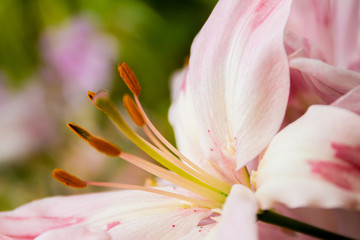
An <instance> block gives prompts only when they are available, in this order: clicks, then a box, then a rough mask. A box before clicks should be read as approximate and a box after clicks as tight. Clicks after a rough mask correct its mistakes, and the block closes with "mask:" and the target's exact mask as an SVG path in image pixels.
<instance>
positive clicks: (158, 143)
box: [53, 63, 231, 208]
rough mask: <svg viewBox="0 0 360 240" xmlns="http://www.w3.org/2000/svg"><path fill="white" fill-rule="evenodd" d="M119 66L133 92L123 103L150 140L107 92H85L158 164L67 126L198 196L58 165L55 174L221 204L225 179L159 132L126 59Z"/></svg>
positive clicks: (78, 183) (72, 182) (74, 183)
mask: <svg viewBox="0 0 360 240" xmlns="http://www.w3.org/2000/svg"><path fill="white" fill-rule="evenodd" d="M118 69H119V72H120V75H121V77H122V78H123V80H124V82H125V83H126V84H127V86H128V88H129V89H130V91H131V92H132V93H133V97H134V99H135V101H134V100H133V98H131V97H130V96H129V95H125V96H124V98H123V101H124V106H125V108H126V110H127V111H128V113H129V115H130V116H131V118H132V119H133V121H134V123H135V124H136V125H137V126H139V127H141V128H142V130H143V131H144V133H145V134H146V136H147V137H148V140H149V141H148V140H146V139H144V138H142V137H141V136H139V135H138V134H137V133H136V132H135V131H134V130H133V129H132V128H131V127H130V126H129V125H128V124H127V123H126V121H125V120H124V119H123V117H122V116H121V114H120V112H119V111H118V109H117V108H116V106H115V105H114V104H113V102H112V101H111V99H110V97H109V94H108V93H107V92H105V91H100V92H98V93H96V94H95V93H93V92H88V96H89V98H90V100H91V102H92V103H93V104H94V105H95V106H96V107H97V108H99V109H100V110H101V111H103V112H104V113H105V114H106V115H107V116H108V117H109V118H110V119H111V120H112V122H113V123H114V124H115V125H116V126H117V127H118V128H119V130H120V131H121V132H122V133H123V134H124V135H125V136H126V137H127V138H128V139H129V140H130V141H132V142H133V143H134V144H136V145H137V146H138V147H139V148H140V149H141V150H143V151H144V152H145V153H147V155H149V156H150V157H151V158H153V159H154V160H155V161H157V162H158V163H159V164H160V166H159V165H157V164H154V163H151V162H149V161H147V160H145V159H143V158H140V157H138V156H135V155H132V154H130V153H126V152H123V151H121V150H120V148H119V147H117V146H115V145H114V144H112V143H110V142H108V141H107V140H105V139H102V138H99V137H96V136H94V135H92V134H91V133H89V132H88V131H86V130H85V129H83V128H81V127H80V126H78V125H76V124H73V123H69V124H68V126H69V128H70V129H71V130H73V131H74V132H75V133H76V134H77V135H78V136H79V137H80V138H82V139H83V140H85V141H86V142H88V143H89V144H90V145H91V146H92V147H94V148H95V149H97V150H98V151H100V152H102V153H105V154H107V155H109V156H113V157H119V158H121V159H123V160H126V161H128V162H129V163H131V164H134V165H136V166H137V167H140V168H142V169H144V170H145V171H148V172H150V173H152V174H154V175H155V176H157V177H160V178H163V179H165V180H167V181H169V182H171V183H173V184H175V185H177V186H180V187H182V188H184V189H186V190H188V191H190V192H193V193H195V194H196V195H198V197H197V196H196V197H194V196H193V195H191V197H189V196H185V195H183V194H182V195H181V194H177V193H173V192H169V191H165V190H161V189H158V188H154V187H144V186H136V185H127V184H120V183H104V182H90V181H83V180H80V179H78V178H76V177H75V176H73V175H71V174H69V173H67V172H65V171H64V170H61V169H55V170H54V171H53V176H54V178H55V179H57V180H59V181H60V182H62V183H64V184H65V185H68V186H71V187H77V188H81V187H86V186H87V185H95V186H105V187H116V188H121V189H134V190H142V191H148V192H154V193H158V194H163V195H167V196H171V197H175V198H178V199H181V200H185V201H188V202H192V203H194V204H196V205H197V206H201V207H207V208H219V207H221V206H222V205H223V203H224V202H225V199H226V197H227V195H228V194H229V192H230V189H231V186H230V185H229V184H228V183H226V182H224V181H221V180H219V179H217V178H215V177H214V176H212V175H210V174H208V173H207V172H206V171H204V170H203V169H201V168H200V167H199V166H197V165H196V164H194V163H193V162H192V161H190V160H189V159H188V158H186V157H185V156H184V155H183V154H181V153H180V152H179V151H178V150H177V149H176V148H175V147H174V146H172V145H171V144H170V143H169V142H168V141H167V140H166V139H165V138H164V137H163V136H162V135H161V134H160V132H159V131H158V130H157V129H156V128H155V127H154V125H153V124H152V123H151V121H150V120H149V118H148V117H147V115H146V113H145V111H144V110H143V107H142V106H141V104H140V101H139V98H138V97H139V95H140V84H139V82H138V80H137V78H136V76H135V74H134V73H133V71H132V70H131V69H130V67H129V66H128V65H127V64H126V63H122V64H121V65H119V67H118Z"/></svg>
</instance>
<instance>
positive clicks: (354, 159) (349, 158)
mask: <svg viewBox="0 0 360 240" xmlns="http://www.w3.org/2000/svg"><path fill="white" fill-rule="evenodd" d="M331 147H332V148H333V149H334V150H335V157H337V158H338V159H339V160H341V161H343V162H345V163H348V164H350V165H351V167H353V168H355V169H357V170H358V171H360V146H356V147H353V146H350V145H345V144H340V143H332V144H331Z"/></svg>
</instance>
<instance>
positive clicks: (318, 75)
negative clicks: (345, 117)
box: [290, 58, 360, 103]
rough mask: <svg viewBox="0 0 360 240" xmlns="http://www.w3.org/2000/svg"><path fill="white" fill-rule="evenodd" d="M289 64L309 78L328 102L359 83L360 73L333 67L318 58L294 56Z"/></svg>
mask: <svg viewBox="0 0 360 240" xmlns="http://www.w3.org/2000/svg"><path fill="white" fill-rule="evenodd" d="M290 66H291V67H292V68H295V69H298V70H299V71H301V72H302V73H303V74H304V75H305V76H306V77H307V78H309V80H310V81H311V83H312V85H313V86H314V87H315V91H317V93H318V94H319V96H320V97H322V98H323V99H324V100H325V101H326V102H328V103H330V102H332V101H334V100H336V99H337V98H339V97H340V96H342V95H343V94H345V93H347V92H348V91H349V90H351V89H353V88H355V87H356V86H359V85H360V73H358V72H355V71H351V70H345V69H341V68H338V67H334V66H332V65H329V64H327V63H325V62H322V61H320V60H316V59H310V58H295V59H292V60H291V61H290Z"/></svg>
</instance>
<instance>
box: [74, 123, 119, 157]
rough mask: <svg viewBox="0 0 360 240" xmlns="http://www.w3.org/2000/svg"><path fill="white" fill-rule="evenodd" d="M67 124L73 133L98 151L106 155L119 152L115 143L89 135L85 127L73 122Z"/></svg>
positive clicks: (114, 154)
mask: <svg viewBox="0 0 360 240" xmlns="http://www.w3.org/2000/svg"><path fill="white" fill-rule="evenodd" d="M68 126H69V128H70V129H71V130H72V131H73V132H74V133H76V135H78V136H79V137H80V138H82V139H83V140H85V141H86V142H87V143H89V144H90V145H91V146H92V147H93V148H95V149H96V150H98V151H99V152H101V153H105V154H106V155H109V156H112V157H115V156H119V155H120V153H121V151H120V149H119V148H118V147H116V146H115V145H113V144H112V143H110V142H108V141H106V140H104V139H101V138H98V137H95V136H93V135H91V133H89V132H88V131H86V130H85V129H83V128H82V127H80V126H78V125H76V124H74V123H68Z"/></svg>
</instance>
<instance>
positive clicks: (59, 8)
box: [0, 0, 216, 210]
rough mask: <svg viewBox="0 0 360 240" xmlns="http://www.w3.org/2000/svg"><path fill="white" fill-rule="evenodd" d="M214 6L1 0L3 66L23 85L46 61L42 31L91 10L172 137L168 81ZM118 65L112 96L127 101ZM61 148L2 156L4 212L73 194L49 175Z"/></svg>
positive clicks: (195, 0)
mask: <svg viewBox="0 0 360 240" xmlns="http://www.w3.org/2000/svg"><path fill="white" fill-rule="evenodd" d="M215 4H216V1H215V0H182V1H180V0H173V1H167V0H142V1H140V0H101V1H99V0H31V1H29V0H1V2H0V29H1V31H0V72H1V73H2V74H5V75H6V76H8V78H5V81H7V82H6V84H7V85H8V86H11V87H12V88H13V89H15V90H16V89H18V88H21V86H23V85H25V84H26V83H27V81H29V76H31V75H32V74H33V73H34V72H36V71H37V70H38V67H39V65H41V64H43V63H42V61H43V60H42V58H41V56H40V54H39V47H40V46H39V41H40V36H41V33H42V32H43V31H44V30H45V29H47V28H48V27H50V26H57V25H59V24H61V23H62V22H63V21H64V20H66V19H68V18H70V17H71V16H76V15H79V14H81V15H87V16H90V17H91V18H92V19H94V21H95V22H97V24H98V26H99V27H100V28H101V29H102V30H103V31H105V32H107V33H109V34H111V35H113V36H114V37H115V39H116V41H117V42H118V46H119V48H118V53H117V56H118V58H117V59H118V62H122V61H125V62H127V63H128V64H129V65H130V66H131V67H132V68H133V70H134V72H135V73H136V75H137V76H138V79H139V81H140V83H141V86H142V89H143V90H142V95H141V100H142V103H143V105H144V107H145V108H146V109H147V110H148V113H149V115H150V116H151V117H152V119H154V123H155V125H157V126H158V127H159V129H160V131H162V132H163V133H164V135H165V136H167V137H168V138H170V139H171V140H172V141H173V137H172V130H171V127H170V125H169V124H168V122H167V111H168V107H169V105H170V100H169V79H170V76H171V74H172V73H173V72H174V71H175V70H176V69H179V68H181V67H182V66H183V65H184V62H185V60H186V58H187V57H188V55H189V50H190V45H191V42H192V40H193V38H194V37H195V35H196V34H197V32H198V31H199V30H200V28H201V26H202V25H203V24H204V22H205V21H206V19H207V17H208V15H209V14H210V12H211V10H212V9H213V7H214V6H215ZM116 67H117V66H116V65H115V66H113V69H114V70H113V79H114V80H113V87H112V88H111V94H112V96H113V98H115V100H117V101H120V100H121V98H122V95H123V93H124V92H127V91H128V90H127V89H126V87H125V85H124V84H123V83H122V81H121V79H120V77H119V76H118V73H117V69H116ZM90 90H91V89H90ZM79 94H83V95H84V96H85V95H86V93H79ZM88 107H89V108H91V107H92V106H91V105H90V104H89V106H88ZM0 114H6V113H0ZM0 118H1V115H0ZM104 119H105V118H104V117H103V115H98V117H97V118H96V120H97V121H98V122H99V124H100V125H109V121H107V120H104ZM70 120H71V119H69V121H70ZM108 133H111V131H108ZM64 135H66V136H67V135H70V133H67V132H66V133H64ZM1 137H6V136H1ZM54 137H57V136H54ZM71 137H73V136H72V135H71ZM60 146H62V147H64V146H66V144H65V145H60ZM61 151H66V149H60V150H59V149H58V150H56V149H48V151H43V152H40V153H37V154H36V155H34V156H29V157H28V158H29V159H30V160H28V161H26V162H21V163H17V164H12V163H8V162H7V163H1V162H0V210H6V209H12V208H14V207H16V206H19V205H20V204H23V203H25V202H28V201H31V200H33V199H37V198H41V197H45V196H51V195H54V194H63V193H64V194H68V193H71V192H72V190H63V189H64V187H63V186H60V184H57V183H55V184H54V183H53V182H51V180H49V179H50V178H51V177H50V175H49V173H50V172H51V170H52V169H53V168H55V167H56V166H57V165H58V162H57V161H58V159H57V155H56V154H57V152H61ZM117 166H118V165H117ZM113 167H114V166H113V165H112V163H109V166H108V167H107V169H108V170H109V172H107V173H101V176H100V178H102V179H103V180H106V179H107V175H111V174H114V173H115V172H111V169H113ZM109 179H111V178H109Z"/></svg>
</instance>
